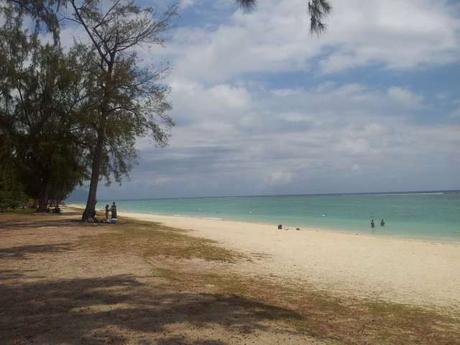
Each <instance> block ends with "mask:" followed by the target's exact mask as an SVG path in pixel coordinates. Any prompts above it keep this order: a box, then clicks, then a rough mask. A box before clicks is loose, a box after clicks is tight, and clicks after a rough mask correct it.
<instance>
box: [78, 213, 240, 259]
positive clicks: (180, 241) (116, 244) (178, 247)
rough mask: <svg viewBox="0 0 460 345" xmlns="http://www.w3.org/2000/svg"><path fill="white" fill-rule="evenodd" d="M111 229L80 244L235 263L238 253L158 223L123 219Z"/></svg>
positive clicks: (141, 254)
mask: <svg viewBox="0 0 460 345" xmlns="http://www.w3.org/2000/svg"><path fill="white" fill-rule="evenodd" d="M110 230H111V231H110V232H104V233H101V234H99V235H98V236H96V237H93V236H91V237H88V238H84V239H83V242H82V244H83V245H87V246H91V247H93V248H95V249H96V250H98V251H100V252H120V253H130V254H135V255H140V256H143V257H146V258H148V257H154V256H164V257H172V258H177V259H193V258H197V259H203V260H207V261H220V262H229V263H234V262H236V261H237V260H239V259H241V258H242V255H241V254H238V253H236V252H234V251H231V250H227V249H225V248H222V247H219V246H218V245H217V244H216V242H214V241H211V240H208V239H202V238H197V237H193V236H189V235H187V231H185V230H179V229H174V228H170V227H167V226H164V225H161V224H159V223H152V222H142V221H136V220H127V219H122V220H121V221H120V223H119V224H117V225H116V226H110Z"/></svg>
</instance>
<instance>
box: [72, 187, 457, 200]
mask: <svg viewBox="0 0 460 345" xmlns="http://www.w3.org/2000/svg"><path fill="white" fill-rule="evenodd" d="M422 193H429V194H432V193H460V189H445V190H442V189H441V190H412V191H392V192H345V193H302V194H255V195H205V196H175V197H157V198H155V197H152V198H138V199H136V198H125V199H114V200H117V201H142V200H175V199H211V198H260V197H276V196H278V197H301V196H334V195H382V194H395V195H397V194H422ZM108 200H109V199H101V200H100V201H108ZM69 201H70V202H78V201H81V202H84V201H85V200H69Z"/></svg>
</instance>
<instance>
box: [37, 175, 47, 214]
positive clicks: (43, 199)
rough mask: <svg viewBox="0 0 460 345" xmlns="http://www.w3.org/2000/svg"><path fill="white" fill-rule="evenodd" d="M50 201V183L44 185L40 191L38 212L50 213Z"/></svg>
mask: <svg viewBox="0 0 460 345" xmlns="http://www.w3.org/2000/svg"><path fill="white" fill-rule="evenodd" d="M48 201H49V184H48V182H45V183H43V185H42V188H41V190H40V195H39V196H38V208H37V212H47V211H48Z"/></svg>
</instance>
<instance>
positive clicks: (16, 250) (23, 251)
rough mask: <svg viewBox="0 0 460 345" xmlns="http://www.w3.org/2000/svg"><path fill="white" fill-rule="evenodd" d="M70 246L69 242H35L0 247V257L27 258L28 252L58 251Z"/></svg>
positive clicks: (67, 248)
mask: <svg viewBox="0 0 460 345" xmlns="http://www.w3.org/2000/svg"><path fill="white" fill-rule="evenodd" d="M71 248H72V246H71V244H70V243H56V244H37V245H28V246H17V247H9V248H0V259H16V260H17V259H27V258H28V256H29V255H30V254H44V253H60V252H64V251H67V250H70V249H71Z"/></svg>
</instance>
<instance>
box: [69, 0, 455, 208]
mask: <svg viewBox="0 0 460 345" xmlns="http://www.w3.org/2000/svg"><path fill="white" fill-rule="evenodd" d="M155 3H156V2H155V1H148V0H143V1H142V4H147V5H155ZM163 3H164V2H163ZM331 3H332V5H333V13H332V15H331V16H330V17H329V18H328V24H329V27H328V30H327V31H326V32H325V33H324V34H323V35H321V36H319V37H318V36H315V35H313V36H312V35H310V34H309V33H308V22H307V18H306V15H305V11H306V8H305V1H304V0H264V1H262V0H261V1H259V4H258V6H257V7H256V8H255V9H254V11H252V12H251V13H244V12H243V11H241V10H240V9H238V8H237V6H235V4H234V3H233V1H232V0H215V1H210V0H183V1H181V10H180V16H179V17H178V18H176V20H175V25H174V28H173V29H172V30H171V31H170V32H169V33H168V36H169V40H168V43H167V45H166V47H164V48H159V47H156V46H153V47H143V48H142V49H140V50H139V56H140V57H141V58H142V61H143V63H144V64H151V63H152V64H154V63H158V62H159V61H163V62H164V61H169V62H170V63H171V65H172V67H173V68H172V71H171V73H170V74H169V76H168V77H167V82H168V83H169V85H170V86H171V95H170V101H171V103H172V105H173V108H174V109H173V111H172V116H173V118H174V119H175V120H176V122H177V126H176V127H175V128H174V129H173V130H172V132H171V135H172V136H171V140H170V145H169V146H168V147H166V148H157V147H155V145H154V144H153V143H152V142H151V141H150V140H148V139H145V138H140V139H139V140H138V144H137V147H138V150H139V159H138V165H137V166H136V167H135V168H134V169H133V171H132V173H131V177H130V178H129V179H125V181H124V182H123V184H122V185H121V186H118V185H116V184H112V185H111V186H110V187H102V188H101V190H100V192H99V198H100V199H120V198H149V197H177V196H205V195H251V194H284V193H287V194H290V193H334V192H372V191H398V190H437V189H460V154H459V152H460V149H459V148H460V83H459V82H458V80H459V77H460V5H459V2H457V1H444V0H386V1H381V0H368V1H362V0H347V1H339V0H331ZM67 35H68V39H70V37H71V34H70V33H67Z"/></svg>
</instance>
